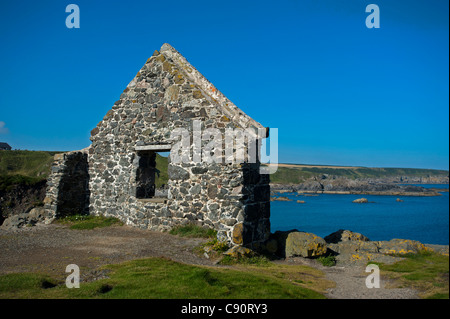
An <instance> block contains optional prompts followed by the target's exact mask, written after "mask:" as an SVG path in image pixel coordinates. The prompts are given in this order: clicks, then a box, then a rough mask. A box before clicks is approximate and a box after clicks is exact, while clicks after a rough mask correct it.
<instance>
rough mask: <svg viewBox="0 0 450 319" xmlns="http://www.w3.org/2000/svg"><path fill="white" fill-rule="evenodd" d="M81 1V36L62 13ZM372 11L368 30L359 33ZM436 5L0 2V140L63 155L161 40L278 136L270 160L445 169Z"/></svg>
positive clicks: (442, 26) (445, 104)
mask: <svg viewBox="0 0 450 319" xmlns="http://www.w3.org/2000/svg"><path fill="white" fill-rule="evenodd" d="M70 3H75V4H77V5H78V6H79V7H80V11H81V16H80V18H81V19H80V26H81V27H80V29H68V28H66V26H65V20H66V17H67V15H68V13H66V12H65V8H66V6H67V5H68V4H70ZM370 3H375V4H377V5H378V6H379V8H380V12H381V28H380V29H368V28H367V27H366V25H365V19H366V17H367V15H368V13H366V12H365V8H366V6H367V5H368V4H370ZM448 6H449V2H448V1H446V0H433V1H431V0H420V1H413V0H410V1H398V0H388V1H384V0H383V1H381V0H304V1H300V0H295V1H294V0H287V1H285V0H279V1H263V0H260V1H245V0H239V1H234V0H227V1H194V0H193V1H153V0H146V1H131V0H130V1H100V0H89V1H88V0H68V1H62V0H58V1H45V0H42V1H41V0H40V1H13V0H2V1H1V2H0V90H1V92H0V93H1V94H0V141H2V142H8V143H9V144H11V146H12V147H13V148H20V149H33V150H75V149H81V148H84V147H86V146H88V145H89V143H90V141H89V132H90V130H91V129H92V128H94V127H95V125H96V124H97V123H98V122H99V121H100V120H101V119H102V118H103V116H104V114H105V113H106V112H107V111H108V110H109V109H110V108H111V107H112V105H113V104H114V102H115V101H116V100H117V99H118V98H119V96H120V94H121V92H122V91H123V89H124V88H125V87H126V85H127V84H128V83H129V81H130V80H131V79H132V78H133V77H134V75H135V74H136V72H137V71H138V70H139V69H140V68H141V67H142V65H143V64H144V63H145V61H146V60H147V58H148V57H149V56H151V55H152V53H153V51H154V50H155V49H159V48H160V47H161V45H162V44H163V43H164V42H168V43H170V44H172V45H173V46H174V47H175V48H176V49H177V50H178V51H180V53H181V54H183V55H184V56H185V57H186V58H187V59H188V60H189V61H190V62H191V63H192V65H194V66H195V67H196V68H197V69H198V70H199V71H200V72H201V73H203V74H204V75H205V76H206V77H207V78H208V79H209V80H210V81H211V82H212V83H214V84H215V85H216V87H217V88H218V89H219V90H221V91H222V92H223V93H224V94H225V95H226V96H227V97H228V98H229V99H230V100H231V101H233V102H234V103H235V104H236V105H237V106H238V107H240V108H241V109H242V110H243V111H244V112H246V113H247V114H248V115H250V116H251V117H253V118H254V119H255V120H257V121H258V122H260V123H262V124H263V125H265V126H269V127H272V128H278V130H279V161H280V162H289V163H315V164H334V165H362V166H381V167H417V168H440V169H448V161H449V156H448V155H449V146H448V143H449V119H448V116H449V91H448V85H449V40H448V39H449V31H448V30H449V19H448V10H449V8H448Z"/></svg>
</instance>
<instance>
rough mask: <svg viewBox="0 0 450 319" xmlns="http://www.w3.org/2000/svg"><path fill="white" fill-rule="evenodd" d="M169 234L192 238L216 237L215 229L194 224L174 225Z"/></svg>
mask: <svg viewBox="0 0 450 319" xmlns="http://www.w3.org/2000/svg"><path fill="white" fill-rule="evenodd" d="M169 234H171V235H178V236H182V237H193V238H216V236H217V231H216V230H214V229H212V228H205V227H200V226H197V225H194V224H187V225H184V226H176V227H174V228H172V229H171V230H170V231H169Z"/></svg>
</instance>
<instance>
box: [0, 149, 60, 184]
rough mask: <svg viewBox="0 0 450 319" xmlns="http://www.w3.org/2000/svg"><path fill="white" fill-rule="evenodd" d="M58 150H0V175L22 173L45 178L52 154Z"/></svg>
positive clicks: (27, 175) (26, 175)
mask: <svg viewBox="0 0 450 319" xmlns="http://www.w3.org/2000/svg"><path fill="white" fill-rule="evenodd" d="M57 153H59V152H46V151H0V175H2V176H5V175H22V176H25V177H33V178H40V179H46V178H47V176H48V174H49V173H50V168H51V166H52V163H53V156H54V155H55V154H57Z"/></svg>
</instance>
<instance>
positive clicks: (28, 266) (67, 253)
mask: <svg viewBox="0 0 450 319" xmlns="http://www.w3.org/2000/svg"><path fill="white" fill-rule="evenodd" d="M205 241H207V240H205V239H197V238H183V237H178V236H173V235H169V234H167V233H159V232H151V231H148V230H141V229H137V228H133V227H127V226H116V227H106V228H97V229H95V230H70V229H68V228H67V227H65V226H62V225H39V226H35V227H32V228H22V229H20V230H4V229H0V274H5V273H12V272H28V271H32V272H43V273H49V274H51V275H53V276H55V277H57V278H60V279H64V278H65V277H66V276H67V274H66V272H65V269H66V266H67V265H69V264H76V265H78V266H79V267H80V275H81V280H82V281H91V280H95V279H101V278H104V276H105V273H104V272H102V271H99V270H98V268H99V267H100V266H103V265H107V264H115V263H119V262H123V261H127V260H132V259H138V258H146V257H165V258H170V259H172V260H174V261H178V262H182V263H187V264H194V265H208V266H213V265H214V263H213V262H212V261H211V260H209V259H207V258H205V257H202V256H201V255H198V254H196V253H195V252H194V251H193V250H194V248H195V247H197V246H198V245H199V244H201V243H202V242H205ZM278 262H279V263H283V264H292V265H295V264H298V265H307V266H311V267H314V268H318V269H320V270H322V271H323V272H324V273H325V274H326V277H327V279H329V280H331V281H334V282H335V283H336V287H335V288H333V289H330V290H329V292H328V293H327V297H328V298H338V299H341V298H345V299H366V298H377V299H385V298H386V299H398V298H401V299H411V298H417V294H416V292H415V291H413V290H411V289H405V288H402V289H387V288H386V283H387V281H386V280H384V279H383V278H382V280H381V288H372V289H368V288H367V287H366V285H365V279H366V277H367V275H368V274H366V273H364V268H362V267H355V266H346V267H324V266H322V265H320V264H318V263H317V262H316V261H314V260H310V259H306V258H290V259H288V260H282V261H278Z"/></svg>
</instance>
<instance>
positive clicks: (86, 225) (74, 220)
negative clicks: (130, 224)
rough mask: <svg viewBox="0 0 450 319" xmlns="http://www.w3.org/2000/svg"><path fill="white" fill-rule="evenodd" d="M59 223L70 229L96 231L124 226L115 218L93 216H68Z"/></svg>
mask: <svg viewBox="0 0 450 319" xmlns="http://www.w3.org/2000/svg"><path fill="white" fill-rule="evenodd" d="M57 222H59V223H62V224H66V225H69V226H70V227H69V228H70V229H94V228H101V227H109V226H112V225H123V223H122V222H121V221H120V220H118V219H117V218H115V217H104V216H92V215H73V216H66V217H64V218H61V219H59V220H58V221H57Z"/></svg>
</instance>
